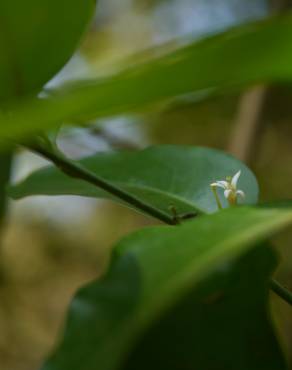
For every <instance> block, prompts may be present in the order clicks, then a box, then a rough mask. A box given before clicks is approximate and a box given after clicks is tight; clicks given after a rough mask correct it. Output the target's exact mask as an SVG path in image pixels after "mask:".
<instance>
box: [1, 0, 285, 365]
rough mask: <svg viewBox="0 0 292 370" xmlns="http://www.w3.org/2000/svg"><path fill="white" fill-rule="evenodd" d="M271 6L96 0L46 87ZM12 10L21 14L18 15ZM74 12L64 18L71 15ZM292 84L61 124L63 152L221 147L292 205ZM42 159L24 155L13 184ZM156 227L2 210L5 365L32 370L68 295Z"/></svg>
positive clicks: (71, 207)
mask: <svg viewBox="0 0 292 370" xmlns="http://www.w3.org/2000/svg"><path fill="white" fill-rule="evenodd" d="M289 5H290V4H289V1H280V0H279V1H268V0H99V4H98V8H97V13H96V17H95V20H94V22H93V23H92V25H91V27H90V29H89V32H88V33H87V35H86V36H85V39H84V41H83V43H82V45H81V48H80V50H79V51H78V52H77V53H76V54H75V55H74V57H73V58H72V60H71V61H70V62H69V63H68V65H67V66H66V67H65V68H64V70H63V71H62V72H61V73H60V74H59V75H58V76H57V77H56V78H54V80H53V81H51V82H50V83H49V85H48V87H52V86H56V85H59V84H61V83H64V82H65V81H67V80H71V79H74V80H76V79H80V78H89V77H93V76H94V77H96V76H103V75H106V74H108V73H113V72H115V71H118V70H119V69H121V68H124V67H126V66H128V65H129V64H133V63H137V62H141V61H143V60H146V59H147V58H151V57H152V56H155V55H157V50H158V49H157V46H159V45H160V44H162V43H163V44H164V45H165V48H164V50H165V51H167V50H168V49H171V48H174V47H177V46H178V45H181V44H183V43H184V42H185V40H189V39H190V38H193V39H200V38H202V37H204V36H206V35H211V34H213V33H216V32H218V31H223V30H224V29H227V28H229V27H231V26H237V25H239V24H242V23H245V22H249V21H252V20H255V19H260V18H265V17H267V16H269V15H271V14H272V13H275V12H283V11H287V10H288V9H289ZM16 11H17V10H16ZM68 11H69V12H70V9H68ZM291 100H292V86H289V85H285V86H283V85H282V86H280V85H279V86H254V87H251V88H250V89H249V90H248V91H236V93H232V92H229V93H228V94H227V95H224V96H215V97H214V96H213V97H209V98H208V99H204V100H200V99H199V98H198V96H196V98H194V97H192V96H188V97H184V98H183V99H179V100H176V101H172V102H170V103H168V104H167V105H163V106H159V107H154V108H153V109H152V110H151V111H147V112H143V113H140V114H135V115H129V116H123V117H118V118H115V119H111V120H104V121H102V122H101V121H99V122H92V125H91V126H90V127H89V128H79V127H73V126H67V127H64V128H63V129H62V130H61V132H60V135H59V145H60V147H61V148H62V149H63V150H64V151H65V152H66V154H67V155H69V156H70V157H72V158H79V157H82V156H86V155H90V154H93V153H96V152H99V151H106V150H112V149H116V148H118V149H127V150H135V149H139V148H144V147H146V146H148V145H151V144H188V145H201V146H210V147H215V148H219V149H224V150H227V151H229V152H231V153H232V154H234V155H235V156H237V157H238V158H240V159H242V160H244V161H246V162H247V163H248V164H249V165H250V166H251V168H252V169H253V170H254V171H255V173H256V175H257V177H258V179H259V183H260V189H261V200H272V199H291V198H292V165H291V163H292V125H291V120H292V104H291ZM44 165H46V162H45V161H44V160H43V159H41V158H39V157H37V156H35V155H33V154H30V153H26V152H19V153H18V155H17V156H16V157H15V160H14V170H13V176H12V177H13V178H12V181H17V180H18V179H20V178H23V177H24V176H26V175H27V174H28V173H30V172H31V171H33V170H34V169H36V168H39V167H41V166H44ZM150 223H153V221H152V220H150V219H147V218H145V217H144V216H141V215H138V214H136V213H134V212H133V211H130V210H127V209H125V208H122V207H121V206H117V205H114V204H113V203H111V202H108V201H100V200H99V201H97V200H94V199H85V198H79V197H69V196H68V197H55V198H49V197H34V198H28V199H24V200H21V201H17V202H12V201H11V202H10V204H9V220H8V223H7V226H6V228H5V231H4V240H3V244H2V246H1V271H0V368H1V370H36V369H38V368H39V366H40V364H41V362H42V360H43V359H44V357H45V356H46V355H47V354H48V353H49V352H50V351H51V350H52V348H53V346H54V345H55V344H56V341H57V338H59V336H60V335H61V333H62V327H63V323H64V317H65V313H66V309H67V308H68V304H69V302H70V300H71V298H72V295H73V294H74V292H75V291H76V290H77V289H78V288H79V287H80V286H81V285H82V284H84V283H85V282H87V281H90V280H91V279H93V278H95V277H97V276H98V275H100V274H101V273H102V271H103V270H104V268H105V266H106V264H107V261H108V256H109V252H110V250H111V247H112V245H113V244H114V243H115V241H117V240H118V239H119V238H120V237H121V236H123V235H125V234H126V233H128V232H130V231H132V230H135V229H136V228H138V227H141V226H144V225H147V224H150ZM274 243H275V245H276V248H277V249H278V251H279V267H278V269H277V271H276V275H277V278H278V279H279V280H280V281H281V282H283V283H284V285H286V286H288V287H290V288H292V249H291V244H292V230H287V231H286V232H285V233H284V234H282V235H280V236H279V237H278V238H277V239H276V240H275V241H274ZM271 311H272V314H273V319H274V321H275V325H276V328H277V330H278V334H279V337H280V340H281V342H282V344H283V348H284V350H285V353H286V355H287V358H288V359H289V360H290V363H291V362H292V309H291V307H289V306H288V305H287V304H286V303H284V302H282V301H280V300H279V299H278V298H276V297H274V296H273V295H272V294H271Z"/></svg>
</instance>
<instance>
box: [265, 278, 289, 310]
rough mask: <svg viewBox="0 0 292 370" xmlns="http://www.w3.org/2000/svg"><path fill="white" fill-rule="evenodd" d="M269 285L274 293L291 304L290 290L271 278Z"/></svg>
mask: <svg viewBox="0 0 292 370" xmlns="http://www.w3.org/2000/svg"><path fill="white" fill-rule="evenodd" d="M270 287H271V289H272V291H273V292H274V293H276V294H277V295H278V296H279V297H281V298H282V299H283V300H284V301H285V302H287V303H288V304H290V305H292V292H290V290H288V289H287V288H285V287H284V286H283V285H281V284H280V283H279V282H278V281H277V280H275V279H271V284H270Z"/></svg>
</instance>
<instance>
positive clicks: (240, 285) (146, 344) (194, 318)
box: [123, 245, 286, 370]
mask: <svg viewBox="0 0 292 370" xmlns="http://www.w3.org/2000/svg"><path fill="white" fill-rule="evenodd" d="M275 262H276V260H275V255H274V253H273V250H272V249H271V248H269V247H268V246H267V245H263V246H261V247H257V248H255V249H254V250H252V251H249V252H248V254H247V255H244V256H243V257H241V258H240V259H239V261H236V262H235V263H233V264H230V265H226V266H225V268H221V269H218V270H217V271H216V272H215V273H214V274H212V275H211V276H210V277H208V278H207V279H206V280H205V281H202V282H201V283H200V284H198V286H196V287H195V288H194V289H192V290H191V291H190V292H189V293H188V294H187V295H186V296H185V297H184V298H183V299H182V300H181V301H180V302H179V303H178V304H176V305H175V306H174V307H172V308H171V309H170V310H168V311H167V312H166V313H165V315H163V316H162V317H160V319H159V320H157V321H156V322H155V323H154V324H152V325H151V327H150V328H149V329H148V330H147V331H146V333H145V334H143V336H142V337H141V338H140V339H139V341H138V343H137V344H136V345H135V347H134V349H133V350H132V351H131V354H130V356H129V358H128V359H127V360H126V363H125V365H124V366H123V369H126V370H132V369H133V370H136V369H139V370H148V369H151V368H154V369H160V370H184V369H187V370H191V369H194V370H197V369H201V370H218V369H224V370H246V369H249V370H258V369H265V370H281V369H282V370H283V369H286V364H285V361H284V358H283V354H282V353H281V350H280V348H279V344H278V343H277V339H276V337H275V334H274V333H273V328H272V324H271V320H270V315H269V312H268V299H269V286H270V276H271V272H272V271H273V269H274V267H275Z"/></svg>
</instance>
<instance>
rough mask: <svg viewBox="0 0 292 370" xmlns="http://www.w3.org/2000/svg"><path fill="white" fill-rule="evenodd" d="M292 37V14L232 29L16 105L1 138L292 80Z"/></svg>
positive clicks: (2, 119) (1, 119)
mask: <svg viewBox="0 0 292 370" xmlns="http://www.w3.org/2000/svg"><path fill="white" fill-rule="evenodd" d="M7 1H8V0H7ZM291 38H292V17H291V15H288V16H282V17H279V18H274V19H271V20H268V21H264V22H259V23H255V24H251V25H248V26H243V27H240V28H237V29H232V30H230V31H228V32H226V33H223V34H222V35H219V36H215V37H210V38H208V39H206V40H203V41H201V42H197V43H191V44H190V45H189V46H186V47H181V48H179V49H178V50H176V51H174V52H171V53H169V54H168V55H166V56H162V57H160V58H157V59H155V60H152V61H150V62H148V63H145V64H142V65H138V66H135V67H132V68H130V69H128V70H126V71H124V72H121V73H119V74H117V75H114V76H109V77H108V78H104V79H101V80H97V81H91V82H89V83H85V84H83V85H81V86H80V85H79V86H75V87H72V88H68V89H65V90H64V91H63V92H62V94H60V96H55V97H54V98H51V99H48V100H46V101H44V100H42V101H35V100H33V101H25V102H23V103H22V104H21V105H20V106H14V105H12V106H11V111H14V114H13V115H9V116H7V115H0V136H5V135H19V134H23V133H24V132H29V131H31V130H33V129H35V128H44V129H45V128H48V127H50V126H51V125H54V124H56V123H58V122H68V121H69V122H70V120H73V121H75V120H76V119H87V118H95V117H104V116H111V115H114V114H119V113H123V112H127V111H132V110H136V109H141V108H144V107H147V106H148V105H150V104H153V103H157V102H160V101H164V100H166V99H169V98H172V97H175V96H178V95H182V94H188V93H192V92H196V91H201V90H205V89H211V90H217V91H218V90H222V89H226V88H228V87H234V86H242V85H246V84H250V83H258V82H264V81H266V82H268V81H269V82H271V81H279V80H280V81H281V80H285V81H286V80H291V79H292V67H291V64H292V48H291Z"/></svg>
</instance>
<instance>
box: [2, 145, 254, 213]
mask: <svg viewBox="0 0 292 370" xmlns="http://www.w3.org/2000/svg"><path fill="white" fill-rule="evenodd" d="M81 163H82V165H83V166H84V167H86V168H87V169H89V170H90V171H92V172H93V173H96V174H98V175H99V176H101V177H103V178H104V179H107V180H110V181H111V182H112V183H114V184H116V185H118V186H119V187H121V188H122V189H125V190H127V191H128V192H130V193H132V194H133V195H136V196H137V197H138V198H140V199H141V200H143V201H145V202H148V203H149V204H151V205H153V206H156V207H157V208H159V209H161V210H163V211H165V212H169V207H170V206H171V205H174V206H175V207H176V209H177V211H178V212H179V213H183V212H188V211H192V210H194V209H195V210H197V211H199V212H214V211H215V210H216V209H217V205H216V201H215V198H214V196H213V194H212V191H211V188H210V184H211V183H212V182H214V181H216V180H222V179H225V177H226V176H233V175H234V174H235V173H236V172H237V171H239V170H241V171H242V174H241V177H240V180H239V183H238V186H239V188H240V189H242V190H243V191H244V192H245V194H246V197H245V199H244V202H245V203H246V204H254V203H256V202H257V198H258V185H257V181H256V179H255V177H254V175H253V174H252V172H251V171H250V170H249V169H248V168H247V167H246V166H245V165H244V164H243V163H241V162H240V161H238V160H237V159H235V158H233V157H232V156H230V155H228V154H225V153H224V152H221V151H218V150H215V149H208V148H200V147H199V148H196V147H190V146H171V145H169V146H168V145H167V146H157V147H150V148H148V149H146V150H142V151H139V152H134V151H132V152H111V153H105V154H98V155H95V156H94V157H90V158H87V159H84V160H82V161H81ZM219 193H220V196H221V200H222V203H223V204H225V205H226V201H225V199H224V197H223V192H221V191H220V190H219ZM9 194H10V195H11V196H12V197H13V198H15V199H17V198H21V197H25V196H29V195H65V194H71V195H72V194H73V195H83V196H89V197H107V198H111V196H110V195H109V194H107V193H105V192H103V191H102V190H99V189H98V188H96V187H95V186H93V185H91V184H88V183H86V182H84V181H81V180H76V179H74V178H70V177H68V176H66V175H64V174H62V173H61V171H60V170H59V169H57V168H55V167H49V168H45V169H42V170H39V171H37V172H35V173H33V174H32V175H30V176H29V177H28V178H27V179H25V180H24V181H23V182H21V183H19V184H17V185H16V186H14V187H11V188H10V191H9Z"/></svg>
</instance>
